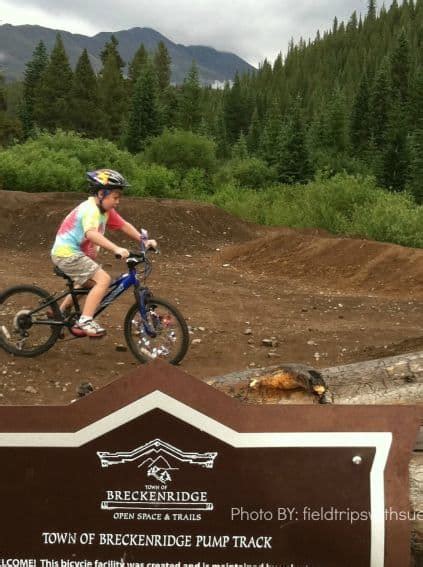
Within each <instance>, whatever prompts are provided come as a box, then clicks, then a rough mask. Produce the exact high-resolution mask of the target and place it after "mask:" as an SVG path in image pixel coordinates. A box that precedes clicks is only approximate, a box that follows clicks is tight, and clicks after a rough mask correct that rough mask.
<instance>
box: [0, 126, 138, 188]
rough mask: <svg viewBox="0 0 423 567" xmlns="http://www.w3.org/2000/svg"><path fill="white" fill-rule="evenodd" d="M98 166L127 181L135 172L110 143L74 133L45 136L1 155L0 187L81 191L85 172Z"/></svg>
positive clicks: (125, 155) (125, 154)
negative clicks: (116, 173) (117, 174)
mask: <svg viewBox="0 0 423 567" xmlns="http://www.w3.org/2000/svg"><path fill="white" fill-rule="evenodd" d="M100 167H109V168H111V169H118V170H119V171H121V172H122V173H123V174H124V175H125V176H126V177H128V179H130V180H131V179H132V178H134V177H135V174H136V171H137V166H136V164H135V162H134V160H133V158H132V156H131V154H129V153H128V152H125V151H122V150H119V149H118V148H117V146H115V145H114V144H113V143H112V142H109V141H107V140H102V139H96V140H88V139H86V138H83V137H82V136H80V135H78V134H75V133H73V132H67V133H65V132H61V131H58V132H57V133H56V134H45V133H44V134H41V135H39V136H38V137H37V138H35V139H31V140H28V141H27V142H25V143H24V144H20V145H15V146H13V147H11V148H8V149H7V150H5V151H3V152H2V153H1V160H0V185H1V186H2V187H3V188H4V189H11V190H20V191H37V192H38V191H82V190H84V188H85V187H86V181H85V172H86V171H88V170H90V169H97V168H100Z"/></svg>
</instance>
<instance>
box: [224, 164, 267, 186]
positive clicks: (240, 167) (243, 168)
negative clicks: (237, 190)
mask: <svg viewBox="0 0 423 567" xmlns="http://www.w3.org/2000/svg"><path fill="white" fill-rule="evenodd" d="M231 168H232V175H233V177H234V179H235V180H236V181H237V182H238V183H239V184H240V186H241V187H250V188H251V189H262V188H263V187H266V185H270V184H271V183H274V182H275V181H276V178H277V174H276V171H275V170H274V169H273V168H271V167H269V166H268V165H267V163H266V162H265V161H263V160H261V159H258V158H248V159H242V160H234V161H233V162H232V163H231Z"/></svg>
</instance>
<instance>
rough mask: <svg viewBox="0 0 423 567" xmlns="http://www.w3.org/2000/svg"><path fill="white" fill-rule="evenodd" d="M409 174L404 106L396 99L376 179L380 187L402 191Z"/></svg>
mask: <svg viewBox="0 0 423 567" xmlns="http://www.w3.org/2000/svg"><path fill="white" fill-rule="evenodd" d="M409 175H410V156H409V148H408V143H407V127H406V120H405V112H404V108H403V107H402V106H401V103H400V101H396V102H395V104H394V105H393V108H392V110H391V112H390V116H389V124H388V129H387V133H386V141H385V144H384V147H383V150H382V152H381V154H380V157H379V162H378V167H377V175H376V177H377V180H378V182H379V184H380V185H381V186H382V187H385V188H386V189H390V190H392V191H403V190H404V189H405V187H406V185H407V181H408V178H409Z"/></svg>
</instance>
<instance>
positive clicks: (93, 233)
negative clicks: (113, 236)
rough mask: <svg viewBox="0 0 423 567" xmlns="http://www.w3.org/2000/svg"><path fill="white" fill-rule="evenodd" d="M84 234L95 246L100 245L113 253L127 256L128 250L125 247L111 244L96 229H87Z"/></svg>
mask: <svg viewBox="0 0 423 567" xmlns="http://www.w3.org/2000/svg"><path fill="white" fill-rule="evenodd" d="M85 236H86V237H87V238H88V240H90V241H91V242H93V243H94V244H96V245H97V246H101V247H102V248H105V249H106V250H109V251H110V252H113V254H119V255H120V256H122V258H127V257H128V256H129V252H128V250H126V248H120V247H119V246H116V244H113V242H112V241H111V240H109V239H108V238H106V237H105V236H103V235H102V234H101V233H100V232H97V230H94V229H92V230H88V231H87V232H86V233H85Z"/></svg>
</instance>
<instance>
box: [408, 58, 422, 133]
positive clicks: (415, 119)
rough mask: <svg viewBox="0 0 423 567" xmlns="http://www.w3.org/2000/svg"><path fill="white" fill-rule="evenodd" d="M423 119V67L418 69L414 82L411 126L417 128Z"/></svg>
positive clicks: (411, 102)
mask: <svg viewBox="0 0 423 567" xmlns="http://www.w3.org/2000/svg"><path fill="white" fill-rule="evenodd" d="M422 118H423V66H420V67H418V68H417V70H416V72H415V74H414V77H413V82H412V91H411V100H410V126H411V128H412V129H413V128H414V127H417V126H418V124H419V123H420V120H421V119H422Z"/></svg>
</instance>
